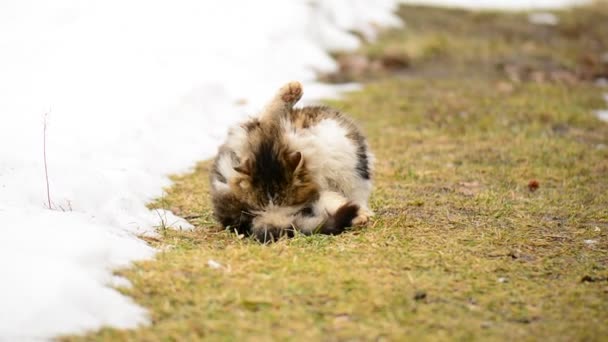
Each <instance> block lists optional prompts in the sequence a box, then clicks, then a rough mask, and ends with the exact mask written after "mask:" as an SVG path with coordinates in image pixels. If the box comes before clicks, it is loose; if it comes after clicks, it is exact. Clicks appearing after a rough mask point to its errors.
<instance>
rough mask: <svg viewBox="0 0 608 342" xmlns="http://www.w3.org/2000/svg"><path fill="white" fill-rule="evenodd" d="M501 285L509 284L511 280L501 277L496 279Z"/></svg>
mask: <svg viewBox="0 0 608 342" xmlns="http://www.w3.org/2000/svg"><path fill="white" fill-rule="evenodd" d="M496 280H497V281H498V282H499V283H501V284H504V283H508V282H509V279H507V278H505V277H500V278H498V279H496Z"/></svg>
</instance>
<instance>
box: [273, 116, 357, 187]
mask: <svg viewBox="0 0 608 342" xmlns="http://www.w3.org/2000/svg"><path fill="white" fill-rule="evenodd" d="M285 126H286V127H285V128H286V130H287V134H286V136H287V140H288V143H289V144H290V146H291V147H292V148H293V149H294V150H295V151H299V152H301V153H302V155H303V156H304V158H305V160H306V166H307V168H308V169H309V170H310V171H311V173H312V175H313V177H315V180H316V181H317V182H318V183H319V185H321V188H323V189H330V190H338V191H342V192H344V193H345V195H347V196H349V195H350V193H352V191H353V187H354V186H355V184H356V182H357V180H358V179H359V178H360V177H359V176H358V174H357V171H356V167H357V162H358V159H357V147H356V146H355V143H354V142H353V141H352V140H351V139H349V138H348V137H347V136H346V135H347V134H348V131H347V130H346V129H345V128H344V127H342V126H340V124H339V123H338V122H337V121H336V120H332V119H324V120H321V121H320V122H319V123H318V124H316V125H314V126H312V127H310V128H309V129H301V130H297V131H296V130H293V129H292V128H291V127H290V125H289V124H287V123H285Z"/></svg>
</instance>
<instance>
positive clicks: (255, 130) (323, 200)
mask: <svg viewBox="0 0 608 342" xmlns="http://www.w3.org/2000/svg"><path fill="white" fill-rule="evenodd" d="M301 96H302V86H301V85H300V83H298V82H290V83H288V84H286V85H285V86H283V87H282V88H280V89H279V91H278V92H277V94H276V95H275V96H274V98H273V99H272V100H271V101H270V102H269V103H268V105H267V106H266V107H265V108H264V110H263V111H262V112H261V113H260V115H259V116H258V117H254V118H251V119H249V120H248V121H246V122H244V123H241V124H239V125H236V126H234V127H232V128H231V129H230V130H229V133H228V137H227V139H226V141H225V143H224V144H223V145H222V146H221V147H220V148H219V152H218V155H217V157H216V158H215V161H214V164H213V168H212V171H211V175H210V180H211V195H212V201H213V209H214V215H215V217H216V219H217V220H218V221H219V222H220V223H221V224H222V225H223V226H224V227H227V228H230V229H233V230H236V231H237V232H238V233H240V234H247V235H253V236H254V237H256V238H257V239H258V240H260V241H262V242H269V241H274V240H276V239H278V238H280V237H281V236H293V234H294V233H295V231H299V232H301V233H304V234H313V233H320V234H331V235H335V234H340V233H342V232H343V231H344V230H345V229H346V228H348V227H351V226H355V225H362V224H365V223H366V222H367V221H368V219H369V217H370V216H371V215H373V214H372V211H371V210H370V209H369V206H368V203H367V202H368V198H369V195H370V193H371V190H372V181H371V168H372V161H373V156H372V154H371V152H370V151H369V147H368V144H367V142H366V140H365V138H364V136H363V134H362V133H361V131H360V130H359V129H358V128H357V126H356V125H355V124H354V123H353V122H352V121H351V120H350V119H349V118H347V117H346V116H345V115H344V114H342V113H340V112H339V111H337V110H335V109H331V108H328V107H304V108H294V107H293V106H294V104H295V103H296V102H297V101H298V100H299V99H300V98H301Z"/></svg>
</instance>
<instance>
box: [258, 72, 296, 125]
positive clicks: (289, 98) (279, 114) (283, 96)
mask: <svg viewBox="0 0 608 342" xmlns="http://www.w3.org/2000/svg"><path fill="white" fill-rule="evenodd" d="M302 93H303V91H302V84H300V82H298V81H292V82H289V83H287V84H285V85H284V86H282V87H281V88H280V89H279V91H277V93H276V94H275V95H274V97H273V98H272V100H271V101H270V102H268V104H267V105H266V107H265V108H264V110H263V111H262V112H261V113H260V116H259V120H260V122H270V123H276V122H278V121H279V120H280V119H281V118H283V117H285V115H286V114H288V113H289V112H290V111H291V109H292V108H293V106H294V105H295V104H296V102H298V100H300V98H302Z"/></svg>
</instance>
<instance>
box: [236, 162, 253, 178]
mask: <svg viewBox="0 0 608 342" xmlns="http://www.w3.org/2000/svg"><path fill="white" fill-rule="evenodd" d="M251 168H252V165H251V160H250V159H249V158H248V159H245V160H243V162H242V163H241V165H238V166H235V167H234V171H236V172H238V173H242V174H244V175H247V176H251Z"/></svg>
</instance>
